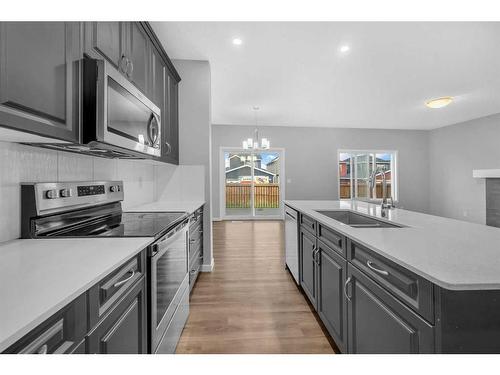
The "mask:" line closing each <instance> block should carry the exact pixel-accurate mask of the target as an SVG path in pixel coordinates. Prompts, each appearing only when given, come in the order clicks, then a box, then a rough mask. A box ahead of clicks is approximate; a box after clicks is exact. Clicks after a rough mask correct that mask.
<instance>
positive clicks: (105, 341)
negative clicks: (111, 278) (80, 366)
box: [88, 277, 147, 354]
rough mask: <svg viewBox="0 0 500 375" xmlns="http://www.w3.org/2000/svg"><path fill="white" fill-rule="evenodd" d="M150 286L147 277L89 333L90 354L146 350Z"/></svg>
mask: <svg viewBox="0 0 500 375" xmlns="http://www.w3.org/2000/svg"><path fill="white" fill-rule="evenodd" d="M145 288H146V285H145V279H144V277H142V278H141V280H140V281H138V282H137V284H136V285H135V286H134V287H133V288H132V289H131V290H130V292H129V293H128V294H127V295H126V296H125V297H124V298H123V299H122V300H121V301H120V303H119V304H118V305H117V306H116V307H115V308H114V309H113V310H112V311H110V312H109V314H108V315H107V316H106V317H105V318H104V320H102V321H101V322H100V323H99V325H98V326H97V327H96V328H95V329H94V330H93V331H92V332H91V333H90V335H89V336H88V347H89V351H90V353H100V354H127V353H130V354H134V353H135V354H140V353H146V350H147V349H146V348H147V343H146V337H147V327H146V326H147V324H146V289H145Z"/></svg>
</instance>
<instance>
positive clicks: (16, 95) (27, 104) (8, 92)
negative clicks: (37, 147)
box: [0, 22, 82, 142]
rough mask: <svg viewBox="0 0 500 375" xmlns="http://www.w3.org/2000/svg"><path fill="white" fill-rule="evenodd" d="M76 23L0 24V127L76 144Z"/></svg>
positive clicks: (78, 30) (78, 49)
mask: <svg viewBox="0 0 500 375" xmlns="http://www.w3.org/2000/svg"><path fill="white" fill-rule="evenodd" d="M80 35H81V27H80V23H78V22H0V125H1V126H5V127H9V128H13V129H17V130H21V131H24V132H28V133H32V134H37V135H41V136H46V137H50V138H56V139H60V140H65V141H69V142H78V141H79V117H80V114H79V105H78V103H79V75H78V63H79V60H80V58H81V54H82V47H81V43H80Z"/></svg>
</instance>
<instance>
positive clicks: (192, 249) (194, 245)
mask: <svg viewBox="0 0 500 375" xmlns="http://www.w3.org/2000/svg"><path fill="white" fill-rule="evenodd" d="M202 242H203V237H202V236H198V238H196V239H195V238H190V239H189V256H190V257H192V256H193V255H194V254H196V253H199V252H201V247H202Z"/></svg>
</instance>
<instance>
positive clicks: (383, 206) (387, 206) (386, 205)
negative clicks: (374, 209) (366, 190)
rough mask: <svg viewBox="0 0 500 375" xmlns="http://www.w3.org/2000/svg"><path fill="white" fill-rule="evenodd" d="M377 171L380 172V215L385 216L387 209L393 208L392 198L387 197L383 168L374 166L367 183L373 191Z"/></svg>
mask: <svg viewBox="0 0 500 375" xmlns="http://www.w3.org/2000/svg"><path fill="white" fill-rule="evenodd" d="M379 171H380V172H382V203H381V205H380V207H381V209H382V216H386V213H387V210H390V209H391V208H394V200H393V199H392V196H391V197H389V198H387V179H386V177H385V170H384V169H382V168H380V167H379V168H375V170H374V171H373V172H372V174H371V175H370V180H369V184H370V190H372V191H373V189H374V188H375V186H376V176H377V173H378V172H379ZM389 201H390V203H389Z"/></svg>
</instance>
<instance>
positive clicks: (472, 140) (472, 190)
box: [429, 114, 500, 223]
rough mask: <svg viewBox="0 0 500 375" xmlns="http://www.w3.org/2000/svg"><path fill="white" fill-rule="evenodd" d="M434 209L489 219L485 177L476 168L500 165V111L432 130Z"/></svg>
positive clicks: (477, 219)
mask: <svg viewBox="0 0 500 375" xmlns="http://www.w3.org/2000/svg"><path fill="white" fill-rule="evenodd" d="M429 140H430V142H429V158H430V159H429V160H430V174H429V178H430V194H429V198H430V207H429V208H430V213H432V214H435V215H440V216H445V217H450V218H455V219H460V220H466V221H471V222H476V223H486V193H485V180H484V179H474V178H472V170H473V169H488V168H500V114H496V115H492V116H488V117H483V118H479V119H475V120H471V121H467V122H463V123H460V124H456V125H451V126H446V127H443V128H439V129H435V130H432V131H430V138H429Z"/></svg>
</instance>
